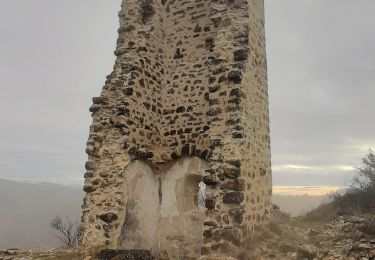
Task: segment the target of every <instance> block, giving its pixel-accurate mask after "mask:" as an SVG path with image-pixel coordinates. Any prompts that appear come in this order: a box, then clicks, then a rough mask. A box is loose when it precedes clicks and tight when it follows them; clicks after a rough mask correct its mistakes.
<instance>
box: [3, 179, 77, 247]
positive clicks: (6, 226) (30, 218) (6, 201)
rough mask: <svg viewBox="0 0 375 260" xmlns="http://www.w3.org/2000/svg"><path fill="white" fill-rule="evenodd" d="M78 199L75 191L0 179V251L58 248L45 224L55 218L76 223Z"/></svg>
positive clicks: (42, 184)
mask: <svg viewBox="0 0 375 260" xmlns="http://www.w3.org/2000/svg"><path fill="white" fill-rule="evenodd" d="M82 198H83V191H82V190H81V189H79V188H73V187H69V186H63V185H58V184H52V183H39V184H31V183H23V182H16V181H10V180H5V179H0V249H1V248H26V249H27V248H49V247H57V246H59V245H60V244H59V241H58V240H57V239H56V238H55V236H54V233H53V232H52V230H51V229H50V227H49V223H50V221H51V219H52V218H53V217H54V216H55V215H60V216H62V217H69V218H70V219H72V220H79V218H80V214H81V209H80V206H81V204H82Z"/></svg>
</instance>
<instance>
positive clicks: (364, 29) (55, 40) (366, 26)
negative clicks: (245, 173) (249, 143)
mask: <svg viewBox="0 0 375 260" xmlns="http://www.w3.org/2000/svg"><path fill="white" fill-rule="evenodd" d="M265 2H266V30H267V52H268V65H269V95H270V112H271V138H272V158H273V165H274V166H275V167H277V166H278V165H285V164H298V165H310V166H314V165H315V166H319V167H324V166H327V167H329V166H330V165H348V164H349V165H356V164H358V163H360V158H361V157H362V155H363V154H364V153H365V152H366V149H363V147H366V146H375V136H374V133H375V121H374V120H372V118H373V113H374V108H373V105H372V104H373V97H374V96H375V84H374V82H375V62H374V61H375V49H374V48H373V46H375V27H374V26H373V25H374V24H375V17H374V15H373V14H374V13H375V2H374V1H372V0H359V1H356V2H353V1H352V0H331V1H325V0H305V1H300V0H283V1H280V0H265ZM120 3H121V0H112V1H103V0H80V1H77V0H64V1H50V0H33V1H30V0H3V1H1V2H0V32H1V40H0V92H1V97H2V101H1V102H0V124H1V127H0V143H1V146H0V156H1V160H0V177H4V178H13V179H27V180H34V181H46V180H48V181H58V182H63V183H67V182H74V181H78V182H79V181H82V176H83V172H84V167H83V165H84V162H85V160H86V155H85V154H84V150H85V143H86V139H87V135H88V127H89V124H90V122H91V118H90V114H89V112H88V108H89V106H90V103H91V97H92V96H96V95H98V94H99V93H100V90H101V87H102V85H103V83H104V80H105V75H106V74H108V73H110V71H111V69H112V65H113V61H114V55H113V53H112V51H113V50H114V48H115V43H116V37H117V32H116V31H117V27H118V18H117V12H118V11H119V9H120ZM359 146H360V147H361V148H359ZM347 174H348V173H347V172H330V173H327V174H326V178H325V180H327V182H329V183H330V184H331V185H334V184H335V183H336V184H337V185H341V183H343V182H344V181H345V180H346V178H347V177H346V175H347ZM297 180H298V181H297ZM320 180H322V183H323V179H322V178H321V175H317V174H315V173H306V172H304V171H300V172H288V171H285V170H284V171H275V178H274V183H275V184H285V185H288V184H289V185H291V184H293V183H294V184H295V183H298V184H301V185H308V184H314V185H315V184H316V183H317V182H320Z"/></svg>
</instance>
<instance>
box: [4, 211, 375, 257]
mask: <svg viewBox="0 0 375 260" xmlns="http://www.w3.org/2000/svg"><path fill="white" fill-rule="evenodd" d="M374 220H375V216H371V215H367V216H350V217H344V216H342V217H339V218H337V219H335V220H333V221H330V222H327V221H322V220H307V219H305V218H289V217H288V216H287V215H285V214H283V213H278V215H277V216H276V218H275V220H274V221H272V222H270V223H269V224H268V225H267V226H265V227H264V228H262V230H260V232H259V235H258V236H257V238H256V239H255V240H254V241H253V247H252V248H250V249H249V252H251V253H250V254H249V256H248V257H249V258H248V259H250V260H252V259H254V260H258V259H259V260H263V259H277V260H283V259H285V260H293V259H296V260H302V259H307V260H313V259H325V260H336V259H340V260H341V259H343V260H344V259H349V260H351V259H352V260H356V259H360V260H362V259H363V260H364V259H370V260H371V259H373V260H375V221H374ZM143 253H144V252H137V254H133V256H132V257H131V258H128V256H125V255H123V256H122V257H116V258H112V257H111V255H113V254H112V253H111V252H105V253H104V254H102V257H98V254H97V253H94V252H89V251H85V250H82V249H79V250H57V249H52V250H44V251H33V250H29V251H20V250H16V249H8V250H0V259H1V260H10V259H12V260H13V259H20V260H21V259H22V260H31V259H56V260H68V259H69V260H70V259H71V260H75V259H77V260H81V259H83V260H93V259H151V258H149V257H147V258H144V257H145V254H143ZM93 255H96V257H92V256H93ZM134 256H137V257H134ZM103 257H104V258H103Z"/></svg>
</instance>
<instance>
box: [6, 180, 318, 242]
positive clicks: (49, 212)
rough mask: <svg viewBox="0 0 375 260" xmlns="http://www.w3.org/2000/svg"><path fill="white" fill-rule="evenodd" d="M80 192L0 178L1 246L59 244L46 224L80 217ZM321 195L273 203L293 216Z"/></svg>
mask: <svg viewBox="0 0 375 260" xmlns="http://www.w3.org/2000/svg"><path fill="white" fill-rule="evenodd" d="M83 195H84V194H83V191H82V189H81V187H70V186H63V185H57V184H51V183H39V184H30V183H22V182H15V181H9V180H4V179H0V249H1V248H22V249H29V248H51V247H58V246H59V245H60V244H59V241H58V240H57V239H56V238H55V237H54V233H53V232H52V230H51V229H50V228H49V223H50V221H51V219H52V218H53V217H54V216H55V215H59V216H62V217H65V216H68V217H69V218H70V219H72V220H79V218H80V215H81V204H82V198H83ZM323 198H324V196H306V195H305V196H286V195H273V202H274V203H275V204H277V205H279V206H280V208H281V210H283V211H285V212H288V213H291V214H292V215H293V216H296V215H300V214H303V213H304V212H306V211H308V210H310V209H312V208H314V207H317V206H318V205H319V204H320V202H321V200H322V199H323Z"/></svg>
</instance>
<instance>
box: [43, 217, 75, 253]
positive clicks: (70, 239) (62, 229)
mask: <svg viewBox="0 0 375 260" xmlns="http://www.w3.org/2000/svg"><path fill="white" fill-rule="evenodd" d="M50 227H51V228H52V229H53V230H54V231H55V233H56V237H57V238H58V239H59V240H60V241H61V243H62V244H63V247H73V246H75V245H77V244H78V241H79V238H80V226H79V222H78V221H71V220H70V219H69V218H68V217H66V219H65V221H64V220H63V219H62V218H61V217H60V216H55V217H54V218H53V219H52V220H51V223H50Z"/></svg>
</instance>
